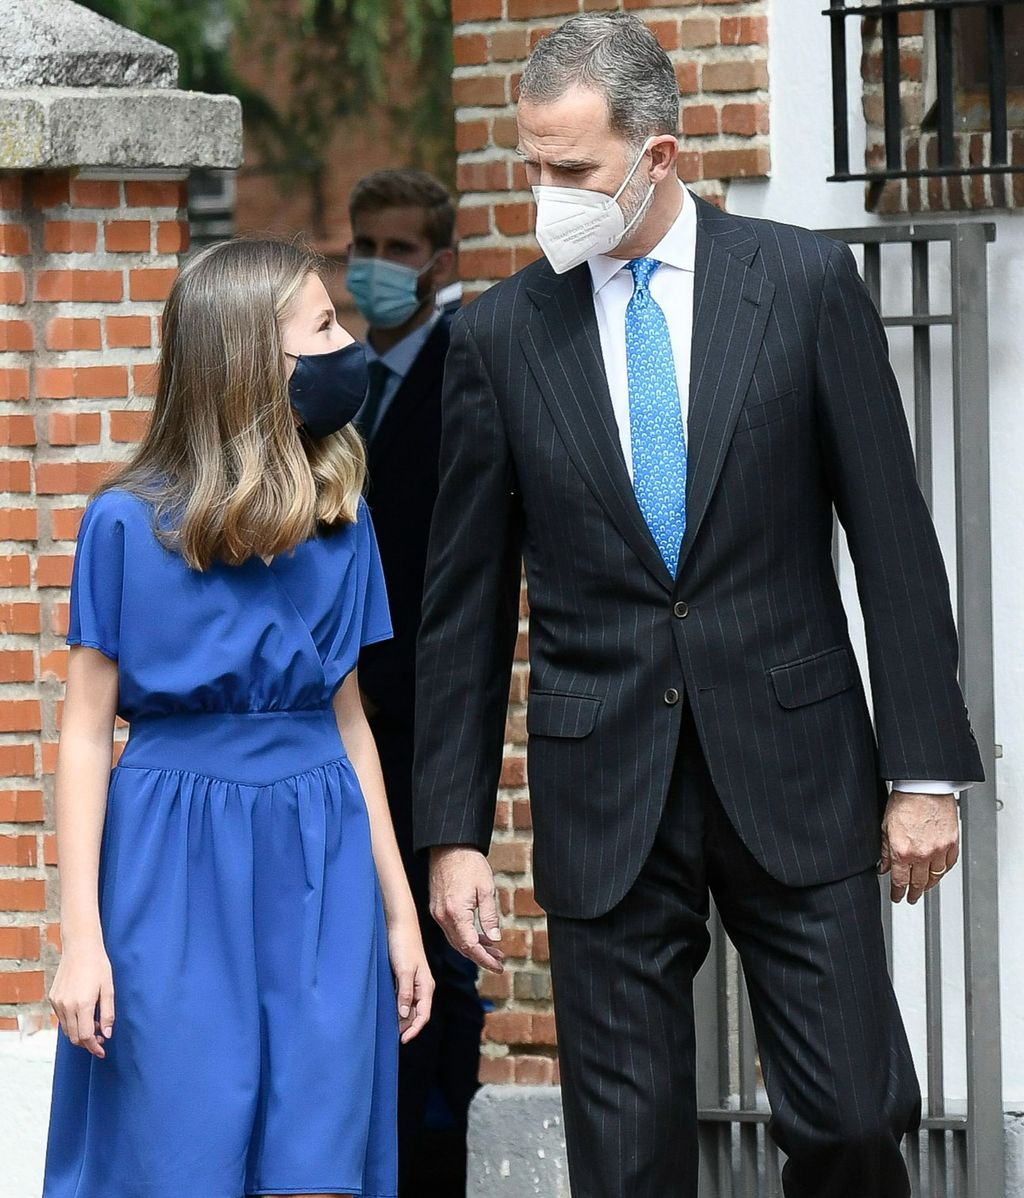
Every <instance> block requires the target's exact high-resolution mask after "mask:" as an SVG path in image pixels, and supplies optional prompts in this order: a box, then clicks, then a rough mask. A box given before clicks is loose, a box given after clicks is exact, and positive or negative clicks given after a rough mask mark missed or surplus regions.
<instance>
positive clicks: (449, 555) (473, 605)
mask: <svg viewBox="0 0 1024 1198" xmlns="http://www.w3.org/2000/svg"><path fill="white" fill-rule="evenodd" d="M442 408H443V415H442V421H443V424H442V436H441V469H440V488H439V493H438V499H437V504H436V507H435V509H434V518H433V522H432V524H431V533H430V548H429V552H428V556H427V576H426V585H425V590H424V597H423V619H422V624H421V627H420V634H419V643H418V652H417V681H416V756H415V767H414V774H413V777H414V795H413V825H414V838H415V846H416V848H417V849H424V848H427V847H428V846H431V845H443V844H465V845H473V846H475V847H476V848H479V849H480V850H481V852H487V850H488V847H489V845H490V839H491V833H492V830H493V826H494V810H495V803H496V798H497V789H498V781H499V777H500V772H501V760H502V747H503V744H504V738H505V719H506V712H507V709H508V693H509V682H510V678H511V673H512V660H513V655H514V651H515V643H516V635H517V632H518V623H519V587H520V580H521V576H522V561H521V518H520V510H519V498H518V495H517V489H516V478H515V472H514V465H513V461H512V457H511V454H510V452H509V446H508V442H507V439H506V435H505V428H504V425H503V423H502V418H501V413H500V411H499V409H498V405H497V400H496V397H495V393H494V389H493V387H492V384H491V380H490V378H489V377H488V372H487V367H486V365H485V363H484V361H483V359H482V357H481V354H480V351H479V349H478V346H477V343H476V341H475V340H474V337H473V333H472V331H471V329H470V326H469V323H468V321H467V319H466V316H465V315H463V314H460V315H458V316H457V317H456V319H455V321H454V322H453V325H452V342H451V349H450V350H449V354H448V360H447V364H446V367H445V381H444V391H443V400H442Z"/></svg>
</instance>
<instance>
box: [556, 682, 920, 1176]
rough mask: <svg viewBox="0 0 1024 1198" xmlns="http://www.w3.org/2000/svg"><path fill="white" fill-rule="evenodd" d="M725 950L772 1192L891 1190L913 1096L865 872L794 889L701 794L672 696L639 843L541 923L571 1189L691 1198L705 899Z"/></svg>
mask: <svg viewBox="0 0 1024 1198" xmlns="http://www.w3.org/2000/svg"><path fill="white" fill-rule="evenodd" d="M709 892H710V894H712V895H713V896H714V899H715V903H716V906H717V907H718V910H719V912H720V914H721V917H722V920H723V923H724V925H725V928H726V930H727V932H728V934H729V936H730V938H731V939H732V941H733V943H734V944H735V945H736V947H737V949H738V951H739V954H740V957H741V959H742V961H743V966H744V971H745V974H746V978H747V985H748V989H749V993H750V1001H751V1008H752V1011H753V1016H754V1025H755V1029H756V1033H757V1040H758V1047H759V1051H760V1056H761V1063H762V1069H763V1073H764V1080H765V1085H766V1088H767V1091H768V1097H769V1101H770V1103H771V1108H772V1120H771V1124H770V1130H771V1134H772V1135H773V1136H774V1138H775V1140H776V1142H777V1143H778V1144H779V1146H780V1148H781V1149H782V1150H783V1152H785V1154H786V1155H787V1157H788V1160H787V1163H786V1166H785V1169H784V1172H783V1184H784V1190H785V1194H786V1196H787V1198H907V1196H908V1195H909V1194H910V1186H909V1181H908V1178H907V1172H906V1168H905V1166H904V1163H903V1160H902V1157H901V1155H900V1141H901V1139H902V1137H903V1136H904V1134H905V1133H906V1132H907V1131H910V1130H912V1129H913V1128H915V1127H916V1126H917V1124H918V1122H919V1120H920V1108H921V1103H920V1092H919V1089H918V1084H917V1079H916V1076H915V1073H914V1066H913V1062H912V1060H911V1056H910V1049H909V1046H908V1044H907V1039H906V1034H905V1032H904V1029H903V1024H902V1021H901V1019H900V1015H899V1011H898V1009H897V1006H896V999H895V995H894V994H893V990H892V985H891V983H890V980H889V976H888V973H887V971H886V960H885V948H884V942H883V936H882V925H881V917H880V901H881V900H880V891H879V886H878V880H877V877H876V875H875V873H874V871H873V870H869V871H866V872H862V873H858V874H855V875H854V876H852V877H848V878H845V879H842V880H840V881H836V882H829V883H826V884H824V885H817V886H807V887H801V888H794V887H789V886H785V885H783V884H782V883H780V882H778V881H776V880H775V879H774V878H772V877H771V876H770V875H769V874H767V873H766V872H765V871H764V870H763V869H762V867H761V866H760V865H759V864H758V863H757V862H756V861H755V859H754V858H753V857H752V856H751V854H750V852H749V851H748V850H747V849H746V848H745V846H744V845H743V843H742V841H741V840H740V839H739V837H738V836H737V835H736V833H735V831H734V830H733V828H732V826H731V824H730V823H729V820H728V817H727V816H726V814H725V812H724V811H723V809H722V806H721V804H720V803H719V801H718V798H717V796H716V795H715V792H714V787H713V785H712V782H711V778H710V775H709V773H708V769H707V765H706V764H705V761H704V757H703V754H702V752H701V749H700V746H699V743H698V740H697V735H696V730H695V728H694V725H693V719H692V715H691V714H690V711H689V707H688V705H687V711H686V712H685V714H684V718H683V725H682V734H681V738H680V744H679V750H678V754H677V758H676V762H675V767H674V770H673V776H672V785H671V787H670V789H669V793H668V799H667V803H666V807H665V811H664V815H663V818H662V821H661V823H660V825H659V829H658V835H657V838H656V841H655V844H654V848H653V850H652V852H651V854H650V856H649V858H648V859H647V861H646V863H645V865H644V867H643V869H642V871H641V873H640V876H639V877H638V878H637V881H636V883H635V884H634V885H633V887H632V888H631V889H630V891H629V892H628V893H627V895H626V897H625V898H624V899H623V900H622V901H621V902H620V903H618V904H617V905H616V906H615V907H614V908H613V909H612V910H611V911H610V912H608V913H607V914H605V915H602V916H600V917H598V918H596V919H567V918H562V917H554V916H552V917H550V918H549V931H550V947H551V970H552V978H553V984H554V995H555V1017H556V1023H557V1028H558V1042H559V1055H560V1061H561V1072H562V1093H563V1103H564V1109H565V1127H566V1135H567V1141H568V1156H569V1175H570V1179H571V1185H572V1193H573V1195H574V1198H695V1196H696V1193H697V1118H696V1084H695V1065H696V1061H695V1056H696V1053H695V1034H694V1021H693V978H694V975H695V974H696V972H697V970H698V969H699V968H700V965H701V963H702V961H703V960H704V957H705V956H706V954H707V951H708V947H709V936H708V931H707V918H708V895H709Z"/></svg>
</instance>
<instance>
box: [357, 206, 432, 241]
mask: <svg viewBox="0 0 1024 1198" xmlns="http://www.w3.org/2000/svg"><path fill="white" fill-rule="evenodd" d="M426 225H427V210H426V209H425V208H418V207H416V206H415V205H412V204H410V205H403V206H401V207H397V206H396V207H388V208H377V209H375V210H373V211H371V210H369V209H367V210H366V211H363V212H358V213H356V215H355V216H354V217H353V220H352V227H353V231H354V232H356V233H359V234H363V235H366V236H370V237H400V238H403V239H410V238H412V239H418V238H421V237H426Z"/></svg>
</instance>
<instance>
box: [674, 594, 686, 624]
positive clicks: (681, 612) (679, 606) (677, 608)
mask: <svg viewBox="0 0 1024 1198" xmlns="http://www.w3.org/2000/svg"><path fill="white" fill-rule="evenodd" d="M672 613H673V615H676V616H678V617H679V619H680V620H685V619H686V617H687V616H688V615H689V614H690V606H689V604H687V603H684V602H683V601H682V599H680V600H679V602H678V603H676V604H674V605H673V607H672Z"/></svg>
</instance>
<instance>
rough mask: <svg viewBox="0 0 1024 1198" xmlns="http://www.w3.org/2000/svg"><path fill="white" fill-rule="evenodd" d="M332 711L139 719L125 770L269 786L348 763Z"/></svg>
mask: <svg viewBox="0 0 1024 1198" xmlns="http://www.w3.org/2000/svg"><path fill="white" fill-rule="evenodd" d="M345 756H346V754H345V747H344V745H343V744H342V741H341V735H340V734H339V732H338V723H337V720H336V718H335V715H334V709H333V708H331V707H323V708H315V709H313V710H301V711H239V712H232V711H223V712H217V711H213V712H191V711H190V712H180V713H176V714H173V715H159V716H157V715H151V716H136V717H135V719H133V720H132V721H131V724H130V727H129V732H128V743H127V745H126V746H125V750H124V753H123V754H122V756H121V760H120V763H119V764H120V765H122V766H124V767H126V768H134V769H161V770H185V771H188V772H190V773H197V774H205V775H208V776H212V777H217V778H223V779H225V780H227V781H231V782H239V783H243V784H245V785H253V786H260V785H267V784H269V783H271V782H275V781H278V780H279V779H281V778H287V777H290V776H291V775H293V774H300V773H303V772H304V771H306V770H311V769H314V768H316V767H317V766H319V765H324V764H325V763H326V762H328V761H336V760H339V759H344V758H345Z"/></svg>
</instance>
